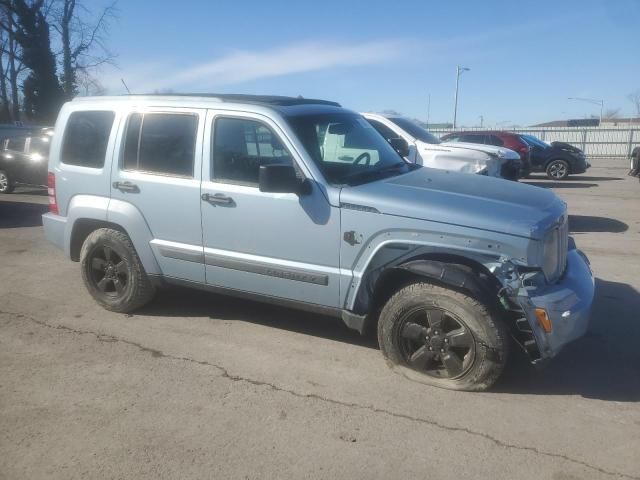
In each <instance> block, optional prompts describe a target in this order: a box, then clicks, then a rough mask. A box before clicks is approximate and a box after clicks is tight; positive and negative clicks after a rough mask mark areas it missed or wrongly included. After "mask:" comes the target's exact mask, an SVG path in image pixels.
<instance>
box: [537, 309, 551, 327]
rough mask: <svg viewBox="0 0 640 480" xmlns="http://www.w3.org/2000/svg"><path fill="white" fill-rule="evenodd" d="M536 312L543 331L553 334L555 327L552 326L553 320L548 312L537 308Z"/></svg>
mask: <svg viewBox="0 0 640 480" xmlns="http://www.w3.org/2000/svg"><path fill="white" fill-rule="evenodd" d="M535 312H536V318H537V319H538V323H539V324H540V326H541V327H542V330H544V332H545V333H551V330H552V328H553V326H552V325H551V319H550V318H549V315H547V311H546V310H545V309H544V308H536V310H535Z"/></svg>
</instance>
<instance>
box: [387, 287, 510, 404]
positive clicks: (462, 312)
mask: <svg viewBox="0 0 640 480" xmlns="http://www.w3.org/2000/svg"><path fill="white" fill-rule="evenodd" d="M417 306H426V307H429V306H433V307H437V308H441V309H443V310H446V311H448V312H450V313H451V314H453V315H454V316H456V317H457V318H458V319H460V320H461V321H462V322H463V323H464V324H465V326H466V327H467V328H468V329H469V330H470V331H471V334H472V335H473V337H474V340H475V357H474V360H473V364H472V365H471V367H470V368H469V370H468V371H467V372H466V373H464V374H463V375H462V376H460V377H458V378H456V379H439V378H437V377H431V376H429V375H427V374H423V373H420V372H417V371H415V370H413V369H411V368H409V367H407V366H405V364H404V359H403V357H402V354H401V353H400V351H399V349H398V347H397V344H396V335H397V330H398V328H397V327H398V322H399V321H400V319H401V318H402V317H403V315H404V314H405V313H406V312H407V311H409V310H411V309H413V308H415V307H417ZM378 341H379V343H380V348H381V350H382V353H383V355H384V356H385V358H386V360H387V363H388V364H389V366H390V367H391V368H392V369H393V370H394V371H395V372H397V373H400V374H401V375H403V376H405V377H407V378H409V379H411V380H414V381H417V382H421V383H426V384H429V385H435V386H438V387H442V388H448V389H453V390H472V391H475V390H485V389H486V388H488V387H489V386H490V385H491V384H493V382H494V381H495V380H496V379H497V377H498V376H499V374H500V373H501V372H502V369H503V367H504V364H505V362H506V357H507V354H508V340H507V336H506V332H505V330H504V326H503V325H502V323H501V321H500V319H497V318H495V315H494V314H492V313H491V312H490V310H489V309H488V308H487V307H486V306H485V305H483V304H482V303H480V302H478V301H476V300H475V299H473V298H471V297H468V296H466V295H464V294H462V293H460V292H456V291H453V290H449V289H445V288H442V287H438V286H434V285H431V284H428V283H417V284H412V285H409V286H408V287H405V288H403V289H402V290H400V291H399V292H398V293H396V295H394V296H393V297H392V298H391V300H390V301H389V302H388V303H387V304H386V305H385V307H384V308H383V309H382V312H381V313H380V318H379V323H378Z"/></svg>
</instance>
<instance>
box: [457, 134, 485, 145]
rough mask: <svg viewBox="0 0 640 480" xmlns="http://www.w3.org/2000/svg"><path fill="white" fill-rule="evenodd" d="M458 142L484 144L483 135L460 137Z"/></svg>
mask: <svg viewBox="0 0 640 480" xmlns="http://www.w3.org/2000/svg"><path fill="white" fill-rule="evenodd" d="M458 141H459V142H463V143H484V135H469V134H466V135H461V136H460V139H459V140H458Z"/></svg>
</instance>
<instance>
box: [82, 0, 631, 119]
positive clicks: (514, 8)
mask: <svg viewBox="0 0 640 480" xmlns="http://www.w3.org/2000/svg"><path fill="white" fill-rule="evenodd" d="M87 5H88V6H90V7H91V8H95V9H97V8H98V7H99V6H100V5H101V1H100V0H94V1H93V2H87ZM176 5H178V7H176ZM107 43H108V45H109V48H110V49H111V50H112V51H113V53H115V54H116V55H117V68H112V67H105V68H103V69H102V70H101V71H100V72H99V73H98V77H99V78H100V79H101V81H102V83H103V84H104V86H105V87H107V89H108V91H109V92H110V93H123V87H122V85H121V83H120V78H121V77H122V78H124V79H125V81H126V82H127V84H128V86H129V88H130V89H131V90H132V91H133V92H136V93H143V92H148V91H156V90H159V91H165V90H171V91H175V92H234V93H268V94H281V95H303V96H305V97H316V98H326V99H331V100H336V101H339V102H340V103H342V104H343V105H345V106H347V107H349V108H352V109H354V110H367V111H382V110H386V109H393V110H397V111H399V112H402V113H404V114H406V115H409V116H412V117H416V118H420V119H423V120H424V119H426V116H427V97H428V95H429V94H430V95H431V112H430V119H431V121H432V122H446V121H449V122H450V121H451V120H452V118H453V97H454V89H455V71H456V65H457V64H461V65H463V66H465V67H469V68H470V69H471V71H470V72H466V73H464V75H463V76H462V77H461V83H460V102H459V110H458V118H459V124H462V125H477V124H479V121H480V119H479V117H480V115H482V116H484V122H485V125H495V124H497V123H502V124H503V125H506V124H509V125H511V124H521V125H528V124H533V123H538V122H543V121H547V120H553V119H558V118H581V117H584V116H585V115H587V116H588V115H590V114H596V113H598V111H599V107H597V106H593V105H589V104H588V103H580V102H572V101H569V100H567V97H591V98H598V99H600V98H601V99H604V101H605V109H608V108H621V113H622V114H624V115H631V114H632V113H633V107H632V104H631V103H630V102H629V100H628V99H627V98H626V96H627V95H628V94H629V93H631V92H633V91H637V90H640V0H608V1H607V0H593V1H589V0H582V1H579V0H566V1H558V0H556V1H546V0H538V1H535V2H528V1H527V2H523V1H516V0H511V1H497V0H495V1H492V0H485V1H469V0H467V1H450V2H445V1H442V0H440V1H438V2H432V1H428V0H421V1H420V0H415V1H402V0H397V1H395V2H391V1H389V0H385V1H377V0H367V1H356V0H351V1H347V0H341V1H334V0H323V1H321V2H308V1H298V2H291V1H278V0H261V1H254V0H242V1H234V2H230V1H218V2H213V1H210V0H208V1H207V0H182V2H176V1H174V0H154V1H151V0H121V1H120V2H119V18H118V20H116V21H115V22H114V23H113V25H112V27H111V29H110V32H109V37H108V40H107Z"/></svg>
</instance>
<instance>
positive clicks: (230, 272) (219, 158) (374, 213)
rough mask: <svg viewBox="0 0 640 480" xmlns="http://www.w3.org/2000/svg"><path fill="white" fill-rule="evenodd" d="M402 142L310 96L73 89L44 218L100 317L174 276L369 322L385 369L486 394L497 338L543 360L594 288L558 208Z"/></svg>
mask: <svg viewBox="0 0 640 480" xmlns="http://www.w3.org/2000/svg"><path fill="white" fill-rule="evenodd" d="M392 140H393V139H392ZM402 150H406V145H402V141H401V140H400V139H398V141H391V140H390V141H387V140H385V139H384V138H383V137H382V136H381V135H380V134H379V133H378V132H377V131H376V130H375V129H374V128H372V127H371V125H370V124H369V123H368V122H367V121H366V120H365V119H364V118H363V117H362V116H361V115H359V114H357V113H355V112H352V111H350V110H346V109H344V108H342V107H341V106H340V105H339V104H337V103H334V102H328V101H322V100H308V99H301V98H289V97H270V96H247V95H172V96H154V95H148V96H121V97H100V98H78V99H76V100H74V101H72V102H69V103H67V104H65V105H64V107H63V108H62V110H61V112H60V114H59V117H58V121H57V123H56V127H55V134H54V137H53V140H52V145H51V152H50V160H49V179H48V180H49V197H50V204H51V205H50V213H47V214H46V215H44V228H45V231H46V235H47V237H48V238H49V239H50V240H51V241H52V242H53V243H55V244H56V245H58V246H59V247H60V248H62V249H63V250H64V251H65V253H66V255H68V256H69V257H70V258H71V259H72V260H74V261H79V262H80V266H81V273H82V277H83V279H84V282H85V284H86V287H87V289H88V291H89V293H90V294H91V295H92V296H93V297H94V298H95V300H96V301H97V302H98V303H99V304H100V305H102V306H103V307H105V308H107V309H109V310H113V311H116V312H129V311H133V310H136V309H139V308H141V307H142V306H143V305H145V304H146V303H147V302H149V301H150V300H151V299H152V298H153V296H154V292H155V291H156V290H157V289H158V288H161V287H162V286H163V285H166V284H176V285H183V286H190V287H195V288H203V289H207V290H212V291H216V292H223V293H226V294H229V295H233V296H236V297H238V298H240V299H242V298H253V299H259V300H263V301H266V302H277V303H279V304H284V305H288V306H291V307H295V308H300V309H303V310H310V311H315V312H321V313H325V314H328V315H333V316H337V317H340V318H342V319H343V320H344V322H345V323H346V324H347V325H348V326H349V327H351V328H354V329H357V330H359V331H360V332H363V331H365V330H367V328H369V327H371V328H376V329H377V333H378V339H379V344H380V348H381V350H382V353H383V354H384V356H385V357H386V359H387V360H388V363H389V365H390V366H391V368H393V369H394V370H395V371H397V372H399V373H401V374H403V375H405V376H406V377H409V378H412V379H415V380H418V381H421V382H424V383H428V384H432V385H437V386H441V387H446V388H452V389H460V390H483V389H486V388H488V387H489V386H490V385H491V384H492V383H493V382H494V381H495V380H496V379H497V378H498V377H499V375H500V373H501V371H502V370H503V367H504V365H505V362H506V361H507V358H508V352H509V347H510V344H511V343H512V340H515V342H516V343H517V344H519V345H520V346H521V347H522V348H523V349H524V350H525V351H526V352H527V354H528V355H529V357H530V359H531V361H532V362H534V363H538V362H541V361H543V360H545V359H547V358H550V357H553V356H554V355H555V354H556V353H557V352H558V351H559V350H560V349H561V348H562V347H563V346H564V345H565V344H567V343H568V342H570V341H572V340H574V339H576V338H578V337H579V336H581V335H582V334H583V333H584V332H585V331H586V329H587V325H588V318H589V312H590V309H591V304H592V300H593V295H594V283H593V277H592V274H591V271H590V268H589V265H588V261H587V259H586V257H585V256H584V255H583V254H582V253H581V252H580V251H578V250H577V249H576V247H575V244H574V242H573V240H572V239H571V238H570V237H569V236H568V226H567V212H566V206H565V204H564V203H563V202H562V201H561V200H560V199H558V198H557V197H556V195H555V194H554V193H552V192H551V191H549V190H546V189H542V188H537V187H533V186H528V185H523V184H519V183H515V182H509V181H505V180H502V179H497V178H488V177H484V176H479V175H465V174H461V173H454V172H449V171H446V170H433V169H429V168H425V167H421V166H419V165H415V164H411V163H408V162H406V161H405V160H403V158H402V157H401V156H400V155H399V154H398V151H402ZM69 294H70V295H72V294H73V292H69Z"/></svg>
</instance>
